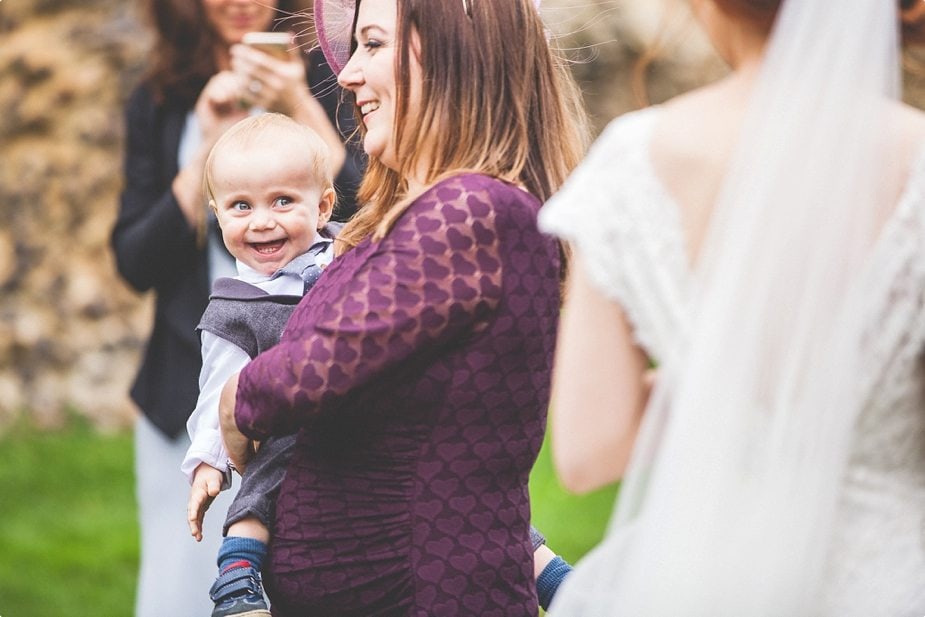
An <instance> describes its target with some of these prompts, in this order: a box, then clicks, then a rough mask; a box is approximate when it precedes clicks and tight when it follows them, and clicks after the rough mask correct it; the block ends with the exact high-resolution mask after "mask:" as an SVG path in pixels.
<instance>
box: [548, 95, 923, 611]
mask: <svg viewBox="0 0 925 617" xmlns="http://www.w3.org/2000/svg"><path fill="white" fill-rule="evenodd" d="M658 114H659V108H658V107H654V108H649V109H646V110H643V111H639V112H633V113H630V114H626V115H624V116H622V117H620V118H618V119H617V120H615V121H613V122H612V123H611V125H610V126H609V127H608V128H607V129H606V130H605V132H604V133H603V134H602V135H601V137H600V138H599V139H598V140H597V142H596V143H595V145H594V146H593V148H592V149H591V152H590V153H589V155H588V157H587V158H586V160H585V161H584V162H583V163H582V165H581V166H580V167H579V168H578V169H577V170H576V171H575V173H574V174H573V175H572V177H571V178H570V179H569V181H568V182H567V184H566V185H565V187H563V189H562V190H561V191H560V192H559V193H558V194H557V195H556V196H554V197H553V199H552V200H551V201H550V202H549V203H548V204H547V205H546V206H545V207H544V208H543V210H542V212H541V214H540V226H541V227H542V228H543V229H544V230H545V231H548V232H550V233H553V234H555V235H557V236H559V237H562V238H564V239H566V240H569V241H570V242H571V243H572V244H573V245H574V246H576V247H577V248H578V250H579V251H580V252H581V254H582V256H583V257H584V261H585V264H586V268H587V271H588V272H587V273H588V275H589V276H590V279H591V280H592V282H593V283H594V284H595V286H596V287H597V288H598V289H599V291H601V292H602V293H603V294H604V295H605V296H607V297H609V298H611V299H613V300H614V301H616V302H618V303H619V304H620V305H621V307H622V308H623V310H624V311H625V313H626V314H627V316H628V318H629V320H630V322H631V323H632V326H633V331H634V336H635V338H636V340H637V342H638V343H639V345H640V346H641V347H642V348H643V349H644V350H645V351H646V353H647V354H648V355H649V356H650V357H651V358H652V359H653V360H655V361H656V362H658V361H659V360H660V359H664V358H665V357H666V356H667V355H668V354H670V353H671V349H672V347H673V346H674V345H675V344H676V342H677V341H678V339H679V332H680V331H682V330H683V328H684V326H685V320H686V314H687V309H686V299H687V297H688V293H689V288H690V284H691V282H690V279H691V272H690V270H689V266H688V262H687V257H686V253H685V248H684V247H685V240H684V237H683V235H682V230H681V225H680V213H679V212H678V206H677V205H676V203H675V202H674V201H673V200H672V198H671V196H670V195H669V193H668V192H667V190H666V188H665V187H664V185H662V184H661V182H660V180H659V179H658V178H657V177H656V174H655V172H654V169H653V168H652V165H651V162H650V159H649V139H650V135H651V132H652V127H653V125H654V123H655V122H656V119H657V117H658ZM871 267H872V269H871V274H872V276H871V278H870V280H869V282H870V284H871V293H870V294H869V299H870V301H871V303H872V304H871V306H870V310H871V313H870V314H871V316H872V317H871V319H870V322H869V324H868V328H869V329H868V331H867V336H866V342H867V344H868V353H867V365H866V370H865V371H864V374H863V375H859V376H858V378H859V379H860V380H863V381H864V384H865V392H866V393H868V396H867V399H866V404H865V405H864V408H863V411H862V412H861V415H860V417H859V420H858V423H857V426H856V430H855V442H854V446H853V450H852V453H851V459H850V463H849V465H848V468H847V470H846V473H845V476H844V479H843V487H842V490H841V497H840V503H839V513H838V516H837V517H836V520H835V523H834V528H833V529H832V530H831V533H832V542H831V549H830V552H829V558H828V562H827V565H826V579H825V591H824V598H823V600H822V606H824V609H823V611H822V613H821V615H824V616H825V617H850V616H857V617H880V616H884V617H887V616H888V617H900V616H901V617H923V615H925V358H923V349H925V155H921V156H919V157H918V160H917V161H916V163H915V165H914V167H913V170H912V172H911V174H910V177H909V179H908V181H907V185H906V187H905V190H904V192H903V194H902V197H901V201H900V203H899V204H898V206H897V208H896V210H895V212H894V213H893V215H892V218H891V219H890V220H889V221H888V222H887V224H886V226H885V227H884V229H883V231H882V234H881V237H880V239H879V241H878V244H877V246H876V248H875V252H874V256H873V259H872V261H871ZM746 567H747V566H746ZM580 573H581V566H580V565H579V567H578V570H577V571H576V575H579V576H580ZM566 587H567V583H566ZM554 608H555V606H554ZM553 614H558V613H556V612H555V611H553ZM782 617H786V616H782Z"/></svg>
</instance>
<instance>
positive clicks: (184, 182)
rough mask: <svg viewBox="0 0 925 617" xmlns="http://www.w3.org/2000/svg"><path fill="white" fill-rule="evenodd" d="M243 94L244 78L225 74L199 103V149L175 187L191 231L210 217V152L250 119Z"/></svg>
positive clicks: (217, 77)
mask: <svg viewBox="0 0 925 617" xmlns="http://www.w3.org/2000/svg"><path fill="white" fill-rule="evenodd" d="M240 93H241V79H240V77H238V76H237V75H235V74H234V73H232V72H231V71H222V72H220V73H216V74H215V75H213V76H212V79H210V80H209V82H208V83H207V84H206V86H205V88H203V89H202V93H200V95H199V98H198V99H197V100H196V106H195V107H194V112H195V114H196V121H197V122H198V123H199V131H200V142H199V146H198V148H197V149H196V152H195V153H194V154H193V156H192V158H191V159H190V160H189V161H187V163H186V166H185V167H184V168H183V169H181V170H180V171H179V173H178V174H177V176H176V177H175V178H174V180H173V184H172V185H171V188H172V189H173V194H174V196H175V197H176V199H177V203H178V204H179V206H180V210H181V211H182V212H183V216H184V217H185V218H186V221H187V223H189V226H190V229H194V230H200V229H201V227H202V225H203V224H204V222H205V218H206V217H205V209H204V208H203V204H202V169H203V166H204V165H205V162H206V157H207V156H208V154H209V150H211V149H212V146H213V144H215V142H216V141H218V138H219V137H221V136H222V133H224V132H225V131H226V130H227V129H228V128H229V127H230V126H231V125H232V124H234V123H235V122H237V121H238V120H241V119H243V118H246V117H247V112H246V111H245V110H244V109H242V108H241V105H240V103H239V100H240Z"/></svg>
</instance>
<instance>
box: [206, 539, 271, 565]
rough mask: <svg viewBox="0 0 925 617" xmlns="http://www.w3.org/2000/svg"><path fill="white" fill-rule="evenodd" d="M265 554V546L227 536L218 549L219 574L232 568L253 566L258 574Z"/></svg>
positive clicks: (259, 542) (260, 543)
mask: <svg viewBox="0 0 925 617" xmlns="http://www.w3.org/2000/svg"><path fill="white" fill-rule="evenodd" d="M266 554H267V545H266V544H264V543H263V542H261V541H260V540H254V539H253V538H242V537H240V536H228V537H226V538H225V539H224V540H223V541H222V546H221V548H219V549H218V571H219V574H221V573H223V572H225V571H227V570H231V569H232V568H242V567H244V568H246V567H248V566H253V568H254V569H255V570H257V571H258V572H260V570H262V569H263V558H264V557H266Z"/></svg>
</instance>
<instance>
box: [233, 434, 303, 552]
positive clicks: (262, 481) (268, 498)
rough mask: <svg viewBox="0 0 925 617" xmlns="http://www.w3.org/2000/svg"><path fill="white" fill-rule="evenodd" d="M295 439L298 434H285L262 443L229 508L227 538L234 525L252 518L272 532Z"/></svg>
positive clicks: (245, 472) (249, 463)
mask: <svg viewBox="0 0 925 617" xmlns="http://www.w3.org/2000/svg"><path fill="white" fill-rule="evenodd" d="M295 440H296V436H295V435H286V436H285V437H271V438H269V439H267V440H266V441H263V442H261V444H260V448H259V449H258V450H257V452H256V454H254V458H252V459H251V460H250V462H248V464H247V469H245V470H244V475H243V476H241V488H240V489H239V490H238V494H237V495H236V496H235V498H234V501H232V502H231V506H230V507H229V508H228V516H227V517H226V518H225V526H224V528H223V529H222V535H228V528H229V527H230V526H231V525H232V524H234V523H236V522H238V521H240V520H242V519H245V518H250V517H254V518H256V519H257V520H259V521H260V522H261V523H263V525H264V526H265V527H266V528H267V529H269V530H270V531H271V533H272V530H273V518H274V516H275V515H276V498H277V497H278V496H279V487H280V485H281V484H282V483H283V477H284V476H285V475H286V467H288V466H289V459H290V458H292V452H293V450H294V449H295Z"/></svg>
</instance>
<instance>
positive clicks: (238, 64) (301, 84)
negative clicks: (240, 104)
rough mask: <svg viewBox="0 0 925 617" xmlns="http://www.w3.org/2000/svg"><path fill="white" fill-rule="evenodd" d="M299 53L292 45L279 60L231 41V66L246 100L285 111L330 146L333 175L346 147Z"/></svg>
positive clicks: (268, 109) (253, 103)
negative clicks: (310, 83) (315, 92)
mask: <svg viewBox="0 0 925 617" xmlns="http://www.w3.org/2000/svg"><path fill="white" fill-rule="evenodd" d="M301 53H302V52H301V51H300V50H299V48H298V47H296V46H293V48H292V49H290V50H289V58H288V59H287V60H281V59H279V58H276V57H274V56H271V55H270V54H267V53H264V52H262V51H260V50H259V49H254V48H253V47H250V46H248V45H232V46H231V69H232V71H233V72H234V73H235V74H236V75H237V76H238V79H239V80H240V83H241V93H242V94H241V96H242V97H243V99H244V100H245V101H246V102H247V103H248V104H250V105H257V106H259V107H262V108H264V109H266V110H267V111H275V112H279V113H282V114H286V115H287V116H289V117H290V118H292V119H293V120H295V121H296V122H299V123H300V124H304V125H305V126H307V127H310V128H311V129H313V130H314V131H315V132H316V133H318V135H319V136H320V137H321V139H323V140H324V143H326V144H327V145H328V148H330V151H331V153H330V162H331V169H332V171H333V172H334V174H335V175H336V174H337V172H338V171H340V168H341V167H342V166H343V164H344V160H345V159H346V158H347V151H346V149H345V148H344V144H343V141H342V140H341V137H340V134H339V133H338V132H337V129H336V128H335V127H334V125H333V124H332V123H331V120H330V119H329V118H328V115H327V112H326V111H325V110H324V107H322V105H321V103H319V102H318V101H317V100H316V99H315V97H314V96H312V93H311V91H310V90H309V89H308V82H307V81H306V78H305V64H304V62H303V61H302V56H301Z"/></svg>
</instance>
